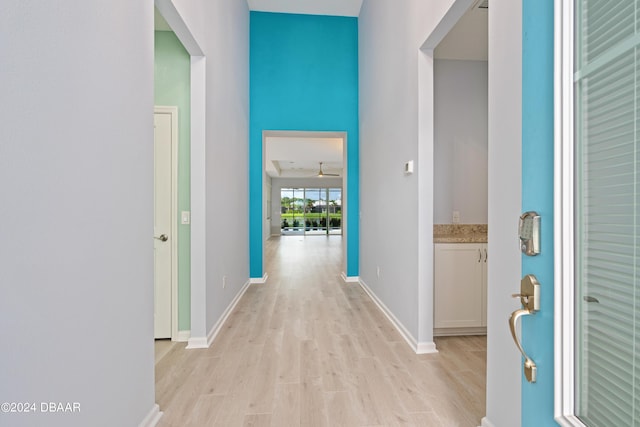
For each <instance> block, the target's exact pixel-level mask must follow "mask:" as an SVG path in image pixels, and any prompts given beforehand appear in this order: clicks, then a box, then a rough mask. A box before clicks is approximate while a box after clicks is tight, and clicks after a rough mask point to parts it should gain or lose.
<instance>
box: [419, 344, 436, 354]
mask: <svg viewBox="0 0 640 427" xmlns="http://www.w3.org/2000/svg"><path fill="white" fill-rule="evenodd" d="M437 352H438V349H437V348H436V343H434V342H419V343H418V345H417V347H416V354H429V353H437Z"/></svg>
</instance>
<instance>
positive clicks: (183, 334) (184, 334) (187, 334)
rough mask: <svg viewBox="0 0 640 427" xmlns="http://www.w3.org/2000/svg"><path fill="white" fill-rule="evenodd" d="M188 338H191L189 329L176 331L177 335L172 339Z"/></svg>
mask: <svg viewBox="0 0 640 427" xmlns="http://www.w3.org/2000/svg"><path fill="white" fill-rule="evenodd" d="M189 338H191V331H178V336H177V337H176V339H175V340H173V341H176V342H188V341H189Z"/></svg>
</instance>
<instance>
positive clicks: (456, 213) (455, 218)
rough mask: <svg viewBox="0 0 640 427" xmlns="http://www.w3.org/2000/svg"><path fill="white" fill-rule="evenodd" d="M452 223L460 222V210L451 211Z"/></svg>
mask: <svg viewBox="0 0 640 427" xmlns="http://www.w3.org/2000/svg"><path fill="white" fill-rule="evenodd" d="M453 223H454V224H458V223H460V211H453Z"/></svg>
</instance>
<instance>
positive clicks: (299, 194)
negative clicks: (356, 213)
mask: <svg viewBox="0 0 640 427" xmlns="http://www.w3.org/2000/svg"><path fill="white" fill-rule="evenodd" d="M280 217H281V229H282V234H301V233H304V234H340V233H341V232H342V189H340V188H283V189H281V191H280Z"/></svg>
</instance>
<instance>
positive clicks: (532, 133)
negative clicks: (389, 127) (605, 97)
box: [522, 0, 557, 427]
mask: <svg viewBox="0 0 640 427" xmlns="http://www.w3.org/2000/svg"><path fill="white" fill-rule="evenodd" d="M553 8H554V6H553V0H524V1H523V9H522V13H523V34H522V43H523V46H522V58H523V59H522V61H523V62H522V210H523V212H526V211H529V210H533V211H536V212H538V213H539V214H540V215H541V217H542V218H541V220H542V222H541V227H542V230H541V231H542V236H541V245H542V247H541V253H540V254H539V255H537V256H535V257H528V256H524V255H523V257H522V274H523V275H526V274H535V276H536V277H537V278H538V281H539V282H540V285H541V294H540V296H541V309H540V312H538V313H537V314H535V315H534V316H526V317H525V318H524V319H523V321H522V337H523V338H522V339H523V346H524V348H525V351H527V354H528V355H529V357H531V358H532V359H533V360H534V361H535V362H536V364H537V366H538V379H537V382H536V383H534V384H531V383H529V382H527V381H526V380H525V379H524V377H523V381H522V426H523V427H547V426H557V424H556V422H555V421H554V416H553V405H554V390H553V381H554V375H553V373H554V366H553V363H554V354H553V351H554V346H553V313H554V304H553V300H554V298H553V294H554V272H553V267H554V248H553V214H554V212H553V209H554V206H553V166H554V165H553V162H554V155H553V148H554V135H553V134H554V92H553V86H554V69H553V67H554V63H553V55H554V38H553V37H554V34H553V33H554V21H553V14H554V13H553V10H554V9H553Z"/></svg>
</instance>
